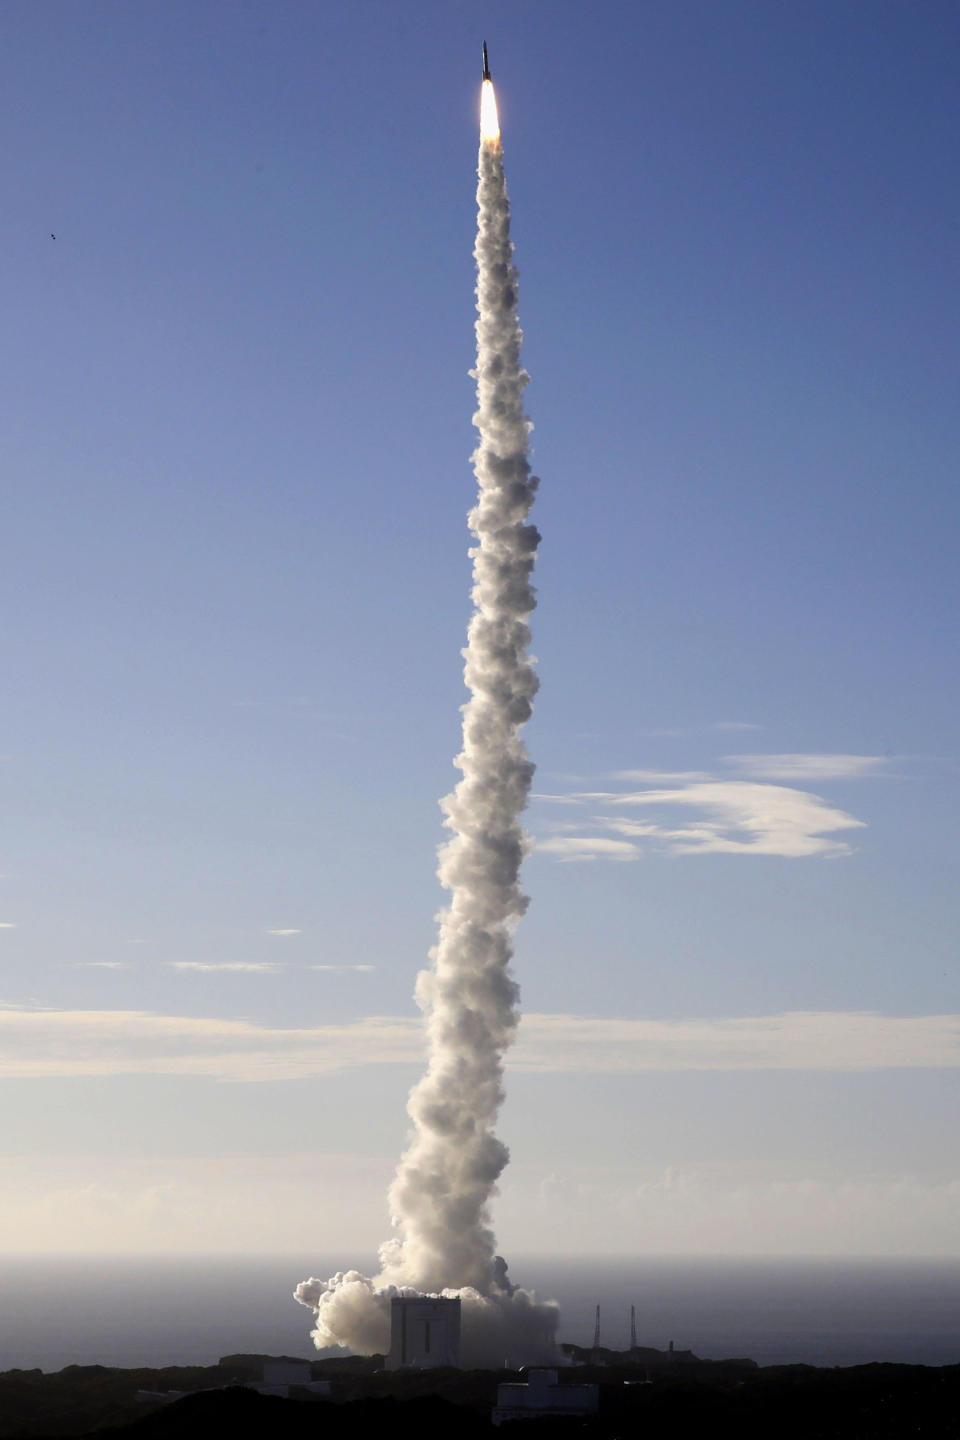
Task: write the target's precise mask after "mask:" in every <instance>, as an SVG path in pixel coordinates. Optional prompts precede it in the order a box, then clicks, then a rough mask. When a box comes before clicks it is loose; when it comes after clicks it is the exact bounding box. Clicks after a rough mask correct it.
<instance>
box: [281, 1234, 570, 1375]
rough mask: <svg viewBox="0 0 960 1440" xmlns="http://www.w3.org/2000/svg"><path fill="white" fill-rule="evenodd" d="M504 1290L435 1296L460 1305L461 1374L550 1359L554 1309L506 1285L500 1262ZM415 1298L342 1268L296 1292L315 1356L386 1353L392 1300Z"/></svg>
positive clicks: (494, 1288) (464, 1290)
mask: <svg viewBox="0 0 960 1440" xmlns="http://www.w3.org/2000/svg"><path fill="white" fill-rule="evenodd" d="M496 1258H497V1261H498V1271H499V1274H500V1277H501V1280H502V1284H496V1283H495V1284H492V1285H491V1286H490V1289H489V1291H488V1293H487V1294H485V1295H481V1294H480V1292H479V1290H476V1289H474V1287H473V1286H470V1285H466V1286H462V1287H461V1288H460V1289H449V1288H445V1289H443V1290H441V1291H440V1292H439V1293H440V1294H441V1295H443V1296H447V1297H459V1299H460V1303H461V1342H460V1360H461V1364H462V1365H464V1366H466V1367H467V1368H496V1367H499V1366H501V1365H505V1366H507V1367H516V1366H519V1365H529V1364H538V1363H546V1362H548V1361H555V1360H556V1358H557V1356H556V1342H555V1335H556V1328H557V1320H558V1318H559V1310H558V1307H557V1306H556V1305H555V1304H554V1303H553V1302H547V1303H544V1302H543V1301H538V1300H537V1298H536V1296H534V1295H533V1294H531V1292H530V1291H528V1290H523V1289H521V1288H520V1287H519V1286H514V1285H511V1284H510V1282H509V1281H508V1280H507V1275H506V1265H505V1264H504V1262H503V1261H502V1260H500V1257H499V1256H498V1257H496ZM419 1293H420V1292H418V1291H417V1290H415V1289H413V1288H412V1287H411V1286H409V1285H395V1284H391V1283H390V1282H389V1281H386V1280H385V1279H384V1277H383V1275H380V1276H377V1277H376V1278H375V1279H371V1278H370V1277H369V1276H367V1275H361V1273H360V1272H359V1271H358V1270H347V1271H343V1272H341V1273H339V1274H337V1275H333V1276H331V1278H330V1279H329V1280H318V1279H315V1278H311V1279H310V1280H304V1281H302V1282H301V1283H300V1284H299V1285H298V1286H297V1288H296V1290H295V1291H294V1295H295V1298H296V1299H297V1300H299V1301H300V1304H301V1305H306V1306H309V1308H310V1309H311V1310H313V1311H315V1313H316V1317H317V1323H316V1326H315V1328H314V1329H313V1331H312V1332H311V1338H312V1340H313V1342H314V1344H315V1345H316V1347H317V1349H318V1350H324V1349H327V1348H328V1347H330V1346H334V1345H342V1346H346V1347H347V1348H348V1349H350V1350H354V1351H356V1352H358V1353H359V1354H361V1355H376V1354H380V1355H385V1354H386V1353H387V1351H388V1350H389V1348H390V1301H391V1300H392V1299H393V1298H394V1297H395V1296H413V1295H417V1294H419Z"/></svg>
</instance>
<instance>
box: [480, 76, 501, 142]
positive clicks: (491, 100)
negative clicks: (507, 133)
mask: <svg viewBox="0 0 960 1440" xmlns="http://www.w3.org/2000/svg"><path fill="white" fill-rule="evenodd" d="M499 139H500V117H499V116H498V114H497V97H496V94H495V92H494V88H493V81H492V80H484V82H483V84H482V85H481V87H480V142H481V144H483V145H495V144H496V143H497V141H498V140H499Z"/></svg>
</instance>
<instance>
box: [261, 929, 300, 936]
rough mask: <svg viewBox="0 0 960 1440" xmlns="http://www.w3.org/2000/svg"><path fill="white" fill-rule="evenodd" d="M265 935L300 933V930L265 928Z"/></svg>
mask: <svg viewBox="0 0 960 1440" xmlns="http://www.w3.org/2000/svg"><path fill="white" fill-rule="evenodd" d="M264 934H265V935H302V934H303V931H302V930H265V931H264Z"/></svg>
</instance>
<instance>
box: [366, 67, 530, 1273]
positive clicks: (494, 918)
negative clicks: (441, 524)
mask: <svg viewBox="0 0 960 1440" xmlns="http://www.w3.org/2000/svg"><path fill="white" fill-rule="evenodd" d="M492 89H493V87H492V85H491V84H490V82H489V81H486V82H484V90H485V91H489V92H490V94H491V96H492ZM479 175H480V183H479V187H478V190H477V205H478V209H479V217H478V231H477V243H476V248H475V251H474V255H475V258H476V262H477V311H478V317H477V322H476V331H477V368H476V370H475V371H474V372H473V373H474V375H475V377H476V381H477V399H478V408H477V413H476V415H475V416H474V422H473V423H474V425H475V426H476V428H477V430H478V431H479V434H480V442H479V444H478V446H477V448H476V450H475V452H474V455H473V465H474V470H475V473H476V476H477V482H478V484H479V498H478V502H477V505H476V507H475V508H474V509H473V510H472V511H471V513H470V527H471V529H472V531H473V533H474V535H475V536H476V539H477V544H476V546H475V547H474V548H473V549H472V550H471V552H470V554H471V557H472V559H473V602H474V606H475V610H474V614H473V618H472V620H471V622H470V628H469V631H468V637H467V647H466V649H465V650H464V652H463V654H464V659H465V661H466V665H465V669H464V679H465V681H466V685H467V688H468V690H469V691H470V699H469V700H468V702H467V704H466V705H465V706H464V707H463V750H462V752H461V754H460V755H459V756H458V757H457V759H456V762H455V763H456V765H457V767H458V768H459V769H460V770H461V771H462V772H463V779H462V780H461V781H460V783H459V785H458V786H457V787H456V789H455V790H454V792H453V794H452V795H448V796H447V797H446V799H445V800H444V801H443V802H442V806H443V809H444V811H445V814H446V822H445V823H446V825H447V826H448V828H449V829H450V830H452V831H453V838H452V839H451V840H450V841H449V842H448V844H447V845H445V846H444V848H443V850H442V851H441V854H440V868H439V876H440V879H441V881H442V883H443V884H444V886H445V887H446V888H447V889H448V890H450V891H451V897H452V898H451V902H450V907H449V909H447V910H446V911H444V912H443V914H442V915H441V916H440V935H439V941H438V944H437V946H436V949H435V950H434V951H433V952H432V958H433V962H434V963H433V966H432V968H431V969H429V970H425V971H423V972H422V973H421V975H420V977H419V979H418V982H417V1000H418V1002H419V1004H420V1005H421V1007H422V1008H423V1009H424V1010H425V1011H426V1012H427V1016H428V1020H427V1027H428V1043H429V1054H430V1059H429V1064H428V1067H427V1073H426V1075H425V1076H424V1077H423V1079H422V1080H421V1081H420V1083H419V1084H418V1085H417V1086H416V1087H415V1089H414V1090H413V1092H412V1093H411V1096H410V1101H409V1107H408V1108H409V1112H410V1115H411V1118H412V1119H413V1122H414V1126H415V1136H414V1139H413V1142H412V1144H411V1146H410V1148H409V1150H408V1151H407V1153H406V1155H405V1156H404V1158H403V1160H402V1161H401V1163H400V1167H399V1170H398V1172H397V1178H396V1181H395V1182H394V1185H393V1187H392V1189H391V1192H390V1203H391V1207H392V1210H393V1213H394V1215H395V1216H396V1218H397V1222H398V1224H399V1228H400V1229H401V1230H402V1232H403V1241H402V1247H401V1249H400V1250H399V1251H398V1252H396V1253H395V1255H393V1256H389V1257H388V1256H385V1257H384V1258H385V1259H387V1260H388V1265H389V1268H390V1269H391V1270H392V1269H394V1268H395V1267H396V1268H397V1270H398V1272H399V1273H400V1275H402V1279H403V1281H404V1282H405V1283H406V1284H409V1285H414V1286H416V1287H417V1289H420V1290H425V1291H435V1290H438V1289H440V1288H442V1287H443V1286H454V1287H459V1286H462V1285H472V1286H475V1287H476V1288H477V1289H478V1290H480V1291H481V1292H483V1293H486V1292H487V1291H488V1289H489V1288H490V1285H491V1283H492V1282H493V1280H494V1270H493V1262H494V1242H493V1235H492V1232H491V1231H490V1229H489V1204H490V1198H491V1195H492V1194H493V1190H494V1186H495V1183H496V1180H497V1177H498V1176H499V1174H500V1172H501V1170H502V1169H503V1167H504V1165H505V1164H506V1162H507V1159H508V1155H507V1150H506V1148H505V1146H504V1145H503V1144H502V1143H501V1141H499V1140H498V1139H497V1138H496V1136H495V1135H494V1133H493V1130H492V1126H493V1123H494V1121H495V1119H496V1116H497V1112H498V1110H499V1108H500V1104H501V1102H502V1100H503V1084H502V1079H503V1065H502V1057H503V1053H504V1051H505V1050H506V1048H507V1046H508V1045H509V1044H510V1042H511V1040H512V1039H513V1036H514V1031H515V1029H516V1025H517V1018H518V1017H517V998H518V992H517V987H516V985H515V984H514V982H513V980H512V979H511V978H510V973H509V964H510V959H511V955H512V952H513V947H512V941H511V932H512V929H513V927H514V925H515V924H516V922H517V920H519V918H520V916H521V915H522V914H523V912H524V909H525V908H526V904H527V901H526V897H525V896H524V895H523V894H522V892H521V890H520V887H519V884H518V876H519V872H520V862H521V859H522V858H523V853H524V836H523V832H522V830H521V828H520V823H519V817H520V812H521V811H522V810H523V808H524V806H525V804H526V802H527V795H528V792H529V789H530V782H531V779H532V776H533V766H532V765H531V763H530V761H529V759H528V758H527V753H526V750H525V749H524V747H523V744H522V743H521V740H520V737H519V731H520V727H521V726H522V725H523V724H524V722H525V721H526V720H528V719H529V718H530V713H531V708H532V703H533V697H534V695H535V693H536V689H537V680H536V677H535V675H534V671H533V666H532V664H531V661H530V658H529V656H528V653H527V647H528V644H529V641H530V630H529V627H528V625H527V619H528V616H529V614H530V611H531V610H532V609H533V607H534V604H535V603H536V602H535V600H534V596H533V589H532V586H531V584H530V575H531V571H532V569H533V561H534V555H535V553H536V548H537V542H538V540H539V538H540V537H539V535H538V534H537V532H536V530H535V529H534V527H533V526H532V525H529V524H527V523H526V521H527V516H528V514H529V511H530V506H531V505H532V503H533V498H534V493H535V491H536V486H537V481H536V479H535V478H534V477H533V476H531V474H530V462H529V432H530V428H531V426H530V423H529V421H528V420H527V419H526V417H525V415H524V413H523V391H524V387H525V386H526V384H527V380H528V376H527V375H526V373H525V371H524V370H523V368H522V366H521V364H520V341H521V338H522V334H521V330H520V325H519V322H518V319H517V276H516V271H515V270H514V267H513V261H512V252H513V247H512V245H511V243H510V205H509V201H508V199H507V187H506V182H505V179H504V173H503V148H502V146H501V144H500V138H499V132H497V134H496V136H495V138H490V139H487V138H484V139H483V140H482V141H481V145H480V161H479Z"/></svg>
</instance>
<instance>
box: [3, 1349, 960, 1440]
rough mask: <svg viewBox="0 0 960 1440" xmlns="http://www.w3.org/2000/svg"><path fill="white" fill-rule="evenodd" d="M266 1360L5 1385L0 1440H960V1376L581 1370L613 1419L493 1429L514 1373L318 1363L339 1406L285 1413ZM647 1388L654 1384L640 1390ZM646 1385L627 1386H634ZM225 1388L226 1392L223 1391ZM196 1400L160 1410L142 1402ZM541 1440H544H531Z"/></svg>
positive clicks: (568, 1374)
mask: <svg viewBox="0 0 960 1440" xmlns="http://www.w3.org/2000/svg"><path fill="white" fill-rule="evenodd" d="M263 1358H264V1357H262V1356H229V1357H226V1358H225V1359H224V1360H222V1361H221V1362H220V1364H219V1365H216V1366H209V1367H176V1368H169V1369H164V1370H149V1369H143V1370H119V1369H112V1368H109V1367H106V1366H98V1365H94V1366H68V1367H67V1368H66V1369H65V1370H61V1371H58V1372H57V1373H56V1374H51V1375H44V1374H43V1373H42V1372H41V1371H39V1370H12V1371H7V1372H6V1373H5V1374H2V1375H0V1440H28V1437H29V1440H41V1437H50V1440H53V1437H66V1436H83V1435H90V1434H93V1433H94V1432H96V1433H97V1436H98V1440H128V1437H129V1440H210V1437H211V1436H218V1435H229V1436H230V1437H231V1440H245V1437H247V1436H250V1437H265V1440H285V1437H287V1436H290V1437H291V1440H293V1437H296V1440H302V1437H303V1436H304V1435H306V1434H310V1435H312V1436H315V1437H316V1440H357V1437H358V1436H360V1435H365V1434H370V1433H382V1434H384V1435H390V1436H394V1437H396V1436H400V1437H404V1436H406V1435H408V1434H409V1435H410V1436H411V1437H413V1436H414V1435H415V1436H416V1437H417V1440H441V1437H442V1440H450V1437H451V1435H452V1436H454V1437H456V1440H474V1437H476V1436H480V1435H483V1436H486V1437H490V1440H492V1437H493V1436H494V1435H497V1434H507V1435H514V1436H516V1435H517V1434H518V1433H519V1435H521V1436H522V1435H524V1434H526V1433H527V1432H526V1431H524V1430H523V1429H522V1428H521V1430H520V1431H519V1432H518V1431H517V1425H520V1426H521V1427H522V1426H524V1425H528V1424H531V1423H535V1425H536V1429H535V1431H534V1432H533V1435H535V1436H536V1437H537V1440H548V1437H550V1436H557V1437H561V1436H569V1437H571V1440H573V1437H578V1440H630V1437H633V1436H634V1435H636V1436H638V1437H640V1436H642V1437H644V1440H660V1437H663V1440H666V1437H670V1440H685V1437H687V1436H689V1437H691V1440H693V1437H696V1440H706V1437H709V1440H716V1437H720V1440H726V1437H731V1440H733V1437H734V1436H735V1437H737V1440H761V1437H762V1440H770V1437H771V1436H776V1437H777V1440H886V1437H906V1436H922V1437H931V1440H933V1437H936V1440H941V1437H942V1440H958V1437H960V1365H954V1366H946V1367H941V1368H931V1367H926V1366H921V1365H858V1366H852V1367H849V1368H845V1369H835V1370H831V1369H816V1368H814V1367H812V1366H806V1365H779V1366H768V1367H765V1368H758V1367H756V1366H755V1365H753V1364H752V1362H750V1361H727V1362H723V1361H718V1362H709V1361H698V1360H696V1359H694V1358H691V1359H690V1360H685V1361H681V1362H675V1363H666V1364H664V1363H661V1364H659V1365H654V1366H653V1367H652V1368H651V1367H646V1368H645V1367H643V1366H642V1365H641V1366H636V1365H634V1366H628V1365H622V1366H612V1367H590V1366H576V1367H570V1368H568V1369H566V1370H564V1371H562V1372H561V1375H562V1377H563V1379H566V1380H569V1381H570V1382H571V1383H573V1382H577V1383H583V1382H592V1383H597V1384H599V1386H600V1410H599V1413H598V1414H597V1415H595V1416H591V1417H590V1418H588V1419H560V1418H558V1419H552V1420H550V1419H539V1420H537V1421H536V1422H532V1421H517V1422H515V1423H514V1424H512V1425H508V1426H504V1427H502V1428H501V1429H500V1430H499V1431H497V1430H494V1428H493V1426H492V1425H491V1424H490V1421H489V1415H490V1410H491V1408H492V1407H493V1405H494V1404H495V1402H496V1391H497V1385H498V1384H499V1383H501V1382H502V1381H504V1380H508V1379H516V1378H517V1377H516V1375H515V1374H513V1373H512V1372H506V1371H504V1372H496V1371H461V1370H442V1371H438V1370H433V1371H431V1370H420V1371H407V1372H401V1373H386V1372H383V1371H379V1372H377V1371H376V1370H375V1369H374V1368H373V1366H375V1365H376V1364H377V1363H378V1362H377V1360H374V1361H373V1362H371V1361H364V1360H358V1361H355V1362H344V1361H342V1360H341V1361H335V1362H323V1361H318V1362H314V1364H313V1366H312V1372H313V1375H314V1377H315V1378H317V1379H321V1378H326V1379H329V1380H330V1381H331V1383H332V1387H333V1390H332V1395H331V1397H330V1398H329V1399H320V1398H306V1392H303V1394H304V1398H302V1399H295V1398H292V1399H288V1400H281V1399H278V1398H275V1397H270V1396H263V1395H259V1394H257V1393H256V1392H255V1391H253V1390H245V1389H242V1388H240V1387H241V1386H242V1385H243V1384H244V1382H249V1381H251V1380H258V1379H259V1378H260V1376H261V1374H262V1365H263ZM638 1379H639V1380H642V1381H644V1382H646V1381H647V1380H649V1383H636V1382H637V1381H638ZM628 1380H629V1381H633V1382H634V1383H632V1384H625V1383H624V1382H625V1381H628ZM211 1387H221V1388H211ZM140 1389H144V1390H167V1389H176V1390H187V1391H190V1392H197V1393H190V1394H188V1395H187V1396H186V1397H185V1398H184V1399H182V1400H178V1401H176V1402H174V1403H173V1404H165V1405H158V1406H150V1405H143V1404H140V1403H138V1402H137V1400H136V1398H135V1397H136V1392H137V1390H140ZM530 1440H533V1436H530Z"/></svg>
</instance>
